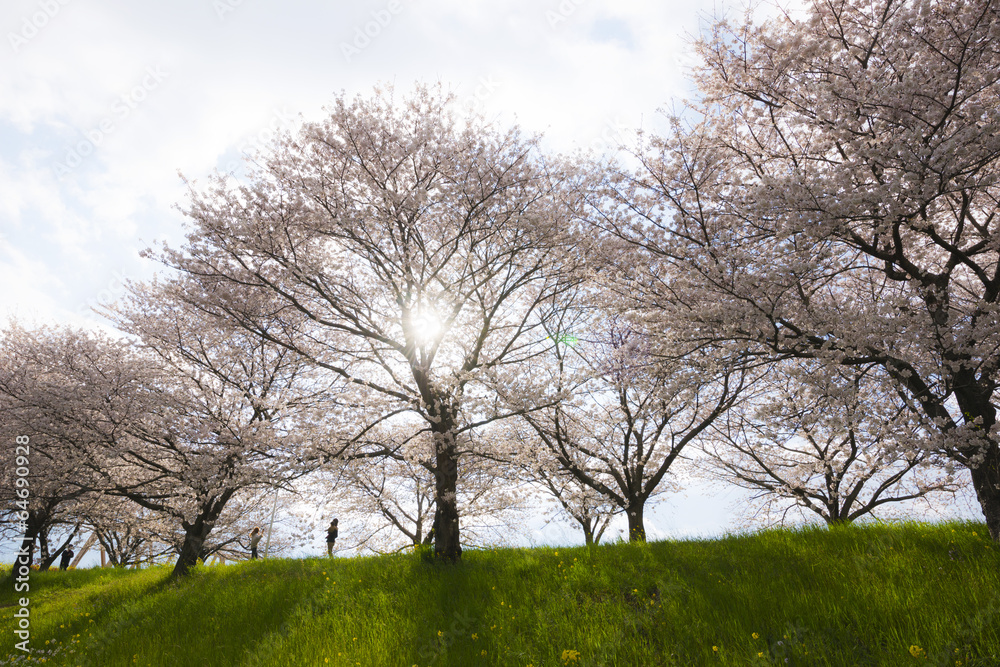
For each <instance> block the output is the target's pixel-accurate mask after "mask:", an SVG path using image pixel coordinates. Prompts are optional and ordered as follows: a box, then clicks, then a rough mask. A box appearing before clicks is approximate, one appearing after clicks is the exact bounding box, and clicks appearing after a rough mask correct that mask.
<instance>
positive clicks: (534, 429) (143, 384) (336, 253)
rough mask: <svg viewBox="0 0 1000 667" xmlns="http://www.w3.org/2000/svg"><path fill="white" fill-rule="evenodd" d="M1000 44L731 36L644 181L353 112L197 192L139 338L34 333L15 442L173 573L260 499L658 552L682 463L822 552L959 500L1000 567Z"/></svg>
mask: <svg viewBox="0 0 1000 667" xmlns="http://www.w3.org/2000/svg"><path fill="white" fill-rule="evenodd" d="M998 11H1000V8H998V4H997V3H996V2H993V1H990V0H977V1H976V2H970V3H965V4H963V5H962V6H961V7H956V6H953V5H952V4H950V3H943V2H931V1H921V2H903V1H902V0H882V1H881V2H878V3H875V4H874V5H873V4H871V3H867V4H864V3H860V2H854V1H845V2H838V3H826V4H820V3H817V4H815V5H814V6H813V7H812V9H811V11H809V12H808V14H807V15H806V16H805V17H804V18H802V19H799V20H793V19H792V18H791V17H783V18H779V19H777V20H774V21H772V22H770V23H766V24H764V25H756V24H755V23H753V21H751V20H748V21H747V22H746V23H745V24H743V25H741V26H737V27H732V26H730V25H729V24H727V23H720V24H718V25H717V26H716V28H715V30H714V31H713V32H712V33H710V34H708V35H706V36H705V37H704V38H703V39H702V40H701V41H700V42H699V44H698V48H699V51H700V54H701V56H702V60H703V65H702V66H701V67H700V68H699V69H698V70H697V72H696V74H697V81H698V83H699V85H700V86H701V90H702V94H701V98H700V101H699V102H698V103H697V104H695V105H693V106H691V107H690V108H688V109H685V110H684V112H683V113H681V114H679V115H676V116H670V117H669V118H668V120H669V121H670V122H669V129H668V130H667V131H666V132H665V133H663V134H660V135H655V136H650V137H647V136H645V135H642V136H640V138H639V143H638V144H637V146H636V149H635V151H634V157H635V158H637V159H636V162H635V166H634V167H632V168H627V167H626V166H622V165H615V164H605V163H601V164H597V163H594V162H593V161H591V160H588V159H582V158H580V159H567V158H562V157H554V156H551V155H549V154H547V153H546V152H545V151H544V150H542V148H541V146H540V144H539V141H538V139H537V138H531V137H524V136H522V134H521V133H520V132H519V131H518V130H517V129H511V130H501V129H499V128H497V127H496V126H495V125H494V124H491V123H489V122H486V121H485V120H484V119H482V118H480V117H476V116H459V115H458V114H457V113H456V112H455V111H454V108H453V105H452V104H451V100H450V98H449V96H447V95H445V94H442V93H441V92H440V91H439V90H436V89H430V88H423V87H418V88H417V89H416V92H415V93H414V94H413V95H412V96H410V97H408V98H406V99H402V100H400V99H398V98H396V97H395V96H394V95H393V93H392V91H391V90H387V91H377V92H376V94H375V95H373V96H372V97H370V98H356V99H354V100H348V99H347V98H345V97H340V98H338V99H337V100H336V102H335V104H334V106H333V107H332V108H331V109H330V110H329V116H328V117H327V118H326V120H324V121H322V122H319V123H309V124H306V125H304V126H303V127H302V129H301V131H300V132H298V133H297V134H296V135H286V136H283V137H281V138H280V139H278V140H277V141H276V142H275V143H274V145H273V146H272V147H271V149H270V150H269V151H268V152H267V153H266V154H262V155H260V156H258V160H257V162H256V168H255V170H254V171H253V172H252V174H251V176H250V178H249V180H248V182H246V183H237V182H234V181H233V180H232V179H229V178H226V177H224V176H220V177H218V178H216V179H215V180H214V181H213V182H212V183H211V184H210V185H209V187H207V188H204V189H200V190H199V189H197V188H196V187H194V186H192V189H191V200H190V205H189V206H188V207H187V209H186V210H185V213H186V215H187V217H188V219H189V222H190V230H189V234H188V237H187V241H186V243H185V244H184V246H183V247H181V248H178V249H175V248H170V247H166V246H163V247H161V248H160V249H159V250H157V251H149V252H148V256H150V257H153V258H155V259H156V260H158V261H159V262H161V263H162V264H163V265H164V266H165V267H166V268H167V271H166V273H165V274H164V276H162V277H161V278H160V279H159V280H158V281H157V282H154V283H152V284H133V285H130V288H129V291H130V296H129V297H128V298H127V299H126V300H124V301H123V302H122V303H120V304H118V305H116V306H115V307H113V308H111V309H109V310H108V311H107V313H106V314H107V315H108V316H109V317H110V318H111V320H112V321H113V322H114V323H115V324H116V326H117V327H118V330H119V331H120V332H122V334H124V337H123V338H102V337H99V336H93V335H85V334H82V333H79V332H66V331H49V330H40V331H35V332H27V331H23V330H20V329H17V328H12V329H11V330H10V331H8V333H7V335H6V336H5V338H4V342H3V345H4V346H5V349H4V350H3V360H4V368H3V369H2V373H3V375H2V376H0V397H2V400H3V406H2V407H3V410H4V419H3V428H4V429H5V431H7V433H8V434H9V435H10V437H6V436H5V440H4V442H13V441H14V437H13V436H14V435H15V434H24V433H28V434H31V435H32V437H33V441H34V442H36V443H38V447H39V448H41V446H42V444H43V443H44V446H45V447H48V446H49V445H51V447H52V448H53V449H52V450H51V451H52V452H55V454H53V455H52V459H53V460H59V461H60V465H59V466H55V464H54V463H53V464H52V465H53V466H55V467H54V468H53V470H56V469H58V470H61V471H65V473H66V474H65V476H64V477H63V478H60V477H58V476H56V475H53V477H52V479H53V480H55V482H54V483H55V486H56V487H62V488H67V489H73V490H77V489H78V490H79V491H80V493H81V494H83V495H86V494H88V493H94V492H96V493H100V494H101V495H102V496H113V497H117V498H123V499H127V500H129V501H131V502H132V503H135V504H136V505H138V506H140V507H142V508H144V509H145V510H147V511H149V512H152V513H155V514H156V515H157V516H161V517H170V518H171V521H172V522H173V524H174V525H175V526H176V527H179V529H180V531H181V532H182V533H183V535H184V540H183V543H182V545H181V547H180V549H179V551H180V556H179V558H178V562H177V570H176V571H177V572H178V573H183V572H184V571H186V569H187V568H188V567H190V565H191V564H193V563H194V562H195V561H196V560H197V558H198V557H199V555H200V554H202V553H203V551H204V547H205V544H206V542H207V541H208V539H209V535H210V533H211V532H212V531H213V529H214V528H215V527H216V526H217V525H218V523H219V522H220V521H221V520H223V518H224V517H225V515H226V511H227V508H229V507H231V503H233V502H235V501H237V500H238V499H241V498H243V495H242V494H249V495H248V496H247V497H248V498H249V497H252V496H253V494H255V493H257V494H259V493H262V492H265V491H266V490H268V489H274V488H282V489H286V490H288V491H293V490H295V489H296V488H301V487H303V485H304V482H305V481H306V480H314V479H315V476H316V475H317V474H322V475H326V476H328V478H332V479H335V480H338V481H339V483H340V485H341V488H349V489H352V490H353V492H354V493H355V494H360V497H366V498H368V499H369V500H370V502H371V504H370V505H368V506H369V507H370V508H371V509H372V511H373V512H377V513H378V514H379V515H380V516H383V517H385V519H386V520H387V521H389V522H390V524H391V525H392V526H394V528H395V530H398V531H399V532H400V533H402V534H403V535H405V536H406V539H407V540H408V541H410V542H412V543H423V542H428V541H433V544H434V550H435V553H436V554H437V555H438V556H439V557H441V558H444V559H447V560H451V561H454V560H457V559H458V558H459V557H460V555H461V543H462V533H461V530H460V523H459V519H460V516H471V515H476V516H483V517H490V516H491V515H493V516H496V515H498V514H499V513H498V512H497V510H498V508H501V507H502V508H507V509H513V510H516V508H517V506H518V502H517V498H519V497H520V498H524V491H523V489H524V487H523V486H521V487H519V486H518V485H517V484H516V483H515V482H517V481H520V482H522V483H527V484H529V485H535V486H536V487H540V488H544V489H547V490H548V491H549V492H550V493H551V494H553V495H554V496H555V497H556V498H557V499H558V501H559V503H560V504H561V506H562V508H563V509H564V510H565V511H566V512H567V513H568V515H569V516H571V517H573V519H574V520H575V521H577V522H578V523H579V524H580V526H581V527H582V529H583V530H584V533H585V535H586V536H587V539H588V541H590V540H593V539H599V537H600V534H601V532H602V531H603V528H604V527H605V526H606V525H607V523H606V522H607V519H608V517H609V516H610V515H612V514H615V513H623V514H625V516H626V518H627V521H628V527H629V533H630V537H631V538H632V539H637V540H641V539H645V528H644V523H643V516H644V510H645V508H646V506H647V505H648V503H649V502H650V500H651V499H654V498H655V497H656V496H657V494H659V493H662V491H663V490H664V488H665V486H664V484H665V480H667V479H668V475H669V474H670V473H671V469H672V468H674V469H675V468H676V464H677V462H678V461H680V460H682V459H684V458H685V457H688V456H693V457H694V458H696V459H697V460H699V461H701V462H703V464H704V465H707V466H710V467H711V468H712V469H713V470H714V471H715V473H716V474H718V475H721V476H723V477H724V478H726V479H730V480H733V481H736V482H737V483H739V484H742V485H744V486H747V487H748V488H751V489H755V490H758V491H761V492H764V493H765V494H766V498H770V499H774V498H777V499H778V501H777V502H778V503H779V504H782V503H783V504H784V505H783V506H784V507H788V506H789V505H798V506H800V507H804V508H806V509H807V510H811V511H814V512H816V513H817V514H818V515H820V516H822V517H823V518H824V519H825V520H827V521H829V522H839V521H850V520H854V519H856V518H858V517H859V516H863V515H864V514H866V513H870V512H872V511H874V510H876V509H877V508H880V507H882V506H884V505H885V504H886V503H889V502H893V501H900V500H907V499H913V498H918V497H923V496H925V495H926V494H928V493H932V492H947V491H955V490H956V489H957V488H959V486H960V484H961V481H962V478H961V474H962V472H963V471H967V474H969V475H970V476H971V480H972V485H973V487H974V489H975V491H976V494H977V497H978V500H979V502H980V505H981V507H982V509H983V512H984V514H985V516H986V519H987V524H988V526H989V529H990V532H991V535H992V536H993V538H994V539H1000V449H998V440H997V439H998V437H1000V435H998V433H997V428H998V427H997V426H996V418H995V417H996V415H995V407H994V405H995V402H994V401H995V397H994V392H995V389H996V376H997V363H998V360H1000V354H998V352H997V347H996V338H997V336H998V332H997V321H996V318H997V316H996V313H997V309H996V307H995V306H994V302H995V300H996V298H997V294H998V293H1000V289H998V287H1000V283H998V280H1000V276H998V271H1000V264H998V251H1000V249H998V248H997V241H996V238H995V236H994V235H993V233H992V232H993V229H992V224H993V222H994V217H995V215H996V211H997V204H998V200H997V194H998V193H997V179H996V176H997V165H998V155H1000V143H998V141H1000V139H997V137H998V135H1000V133H997V132H996V131H995V130H996V129H997V128H996V125H997V123H998V118H997V114H998V112H997V109H998V106H997V104H996V102H997V99H996V97H997V92H998V86H997V77H998V76H1000V74H998V72H1000V67H998V65H1000V63H998V62H997V60H998V59H1000V54H998V53H997V52H996V50H995V49H994V48H993V47H992V46H991V45H992V44H994V43H995V41H994V40H995V39H996V37H997V36H998V35H996V34H995V33H996V32H997V30H998V29H1000V28H998V27H997V26H998V25H1000V21H998V20H997V19H998V16H997V14H998ZM5 446H6V445H5ZM36 451H39V449H36ZM5 488H12V487H6V486H5ZM38 488H41V485H39V487H38ZM400 489H409V491H407V492H406V493H405V495H404V496H400ZM33 497H35V498H37V499H39V501H40V499H41V498H42V496H41V495H38V496H33ZM81 497H82V496H81ZM356 497H359V496H357V495H356ZM36 523H37V522H36ZM428 525H429V528H428ZM28 528H29V532H30V531H31V530H34V529H33V528H31V526H29V527H28ZM38 534H39V533H37V532H36V533H35V535H38Z"/></svg>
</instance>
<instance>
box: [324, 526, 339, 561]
mask: <svg viewBox="0 0 1000 667" xmlns="http://www.w3.org/2000/svg"><path fill="white" fill-rule="evenodd" d="M336 544H337V519H334V520H333V521H331V522H330V527H329V528H327V529H326V555H327V556H332V555H333V547H334V546H335V545H336Z"/></svg>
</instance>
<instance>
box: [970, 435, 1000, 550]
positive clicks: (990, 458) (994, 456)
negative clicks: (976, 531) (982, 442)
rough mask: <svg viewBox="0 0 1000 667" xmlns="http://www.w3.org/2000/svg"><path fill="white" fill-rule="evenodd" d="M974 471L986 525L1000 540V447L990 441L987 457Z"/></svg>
mask: <svg viewBox="0 0 1000 667" xmlns="http://www.w3.org/2000/svg"><path fill="white" fill-rule="evenodd" d="M969 471H970V472H971V473H972V487H973V488H974V489H975V490H976V497H977V498H978V499H979V505H980V507H981V508H982V510H983V516H985V517H986V527H987V528H988V529H989V531H990V537H992V538H993V541H995V542H1000V447H997V445H996V444H995V443H990V445H989V446H988V448H987V450H986V458H985V459H984V460H983V462H982V463H980V464H979V465H978V466H976V467H975V468H970V469H969Z"/></svg>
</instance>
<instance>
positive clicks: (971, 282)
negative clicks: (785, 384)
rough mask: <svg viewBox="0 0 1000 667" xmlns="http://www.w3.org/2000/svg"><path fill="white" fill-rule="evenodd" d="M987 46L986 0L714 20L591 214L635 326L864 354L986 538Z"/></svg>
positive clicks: (990, 292)
mask: <svg viewBox="0 0 1000 667" xmlns="http://www.w3.org/2000/svg"><path fill="white" fill-rule="evenodd" d="M998 38H1000V6H998V4H997V3H996V2H995V1H994V0H971V1H970V2H963V3H953V2H944V1H937V0H877V1H876V2H861V1H860V0H838V1H836V2H820V1H816V2H812V3H809V5H808V7H807V9H806V11H805V12H804V13H802V14H795V15H786V16H779V17H778V18H776V19H773V20H771V21H769V22H765V23H762V24H761V23H756V22H754V21H752V20H748V21H745V22H743V23H742V24H735V25H732V24H729V23H726V22H721V23H719V24H717V25H716V26H715V27H714V29H713V30H712V31H711V32H710V34H707V35H706V36H705V37H704V39H702V40H701V41H700V42H699V44H698V50H699V53H700V55H701V58H702V62H703V64H702V65H701V66H700V67H699V68H698V69H697V70H696V72H695V80H696V82H697V84H698V86H699V88H700V94H699V98H698V99H697V100H696V101H695V103H694V104H692V106H691V107H690V108H687V109H684V110H683V111H682V112H680V113H678V114H676V115H674V116H671V117H669V122H670V125H671V127H670V129H669V130H668V131H666V132H664V133H663V134H662V135H661V136H655V137H650V138H648V139H643V141H644V144H643V145H642V146H641V148H640V150H639V159H640V161H641V163H642V166H641V168H639V169H638V170H637V171H636V173H634V174H628V173H625V172H619V173H618V174H617V175H616V176H615V177H614V178H612V179H610V182H609V186H610V190H609V191H610V192H611V193H612V196H611V198H610V200H609V201H610V203H607V204H605V205H602V206H598V207H595V210H597V214H596V216H595V217H596V219H598V221H599V224H600V225H601V226H602V227H603V228H604V229H605V230H607V231H609V232H611V233H613V234H614V235H615V236H616V237H617V238H619V239H624V240H626V241H628V242H629V243H631V244H633V245H634V246H635V247H637V248H641V249H642V250H643V252H644V253H645V254H646V256H647V257H648V258H649V262H647V263H646V264H645V266H647V267H652V269H653V270H652V271H646V272H645V274H644V275H643V272H642V271H636V270H634V269H635V267H622V268H623V269H625V270H631V275H632V277H633V279H634V280H635V281H636V282H637V284H639V285H642V286H643V287H642V288H641V289H638V290H637V292H639V293H640V294H641V298H642V299H643V300H644V301H645V302H646V304H647V306H649V308H650V313H651V317H658V318H661V319H665V320H669V321H670V322H671V323H673V324H674V325H677V324H679V323H681V322H687V323H689V328H688V334H687V335H688V337H689V340H702V341H704V342H706V343H707V342H711V343H712V344H721V343H722V342H723V341H728V342H729V344H731V345H732V346H733V347H736V348H742V349H745V350H747V352H748V353H750V354H759V355H762V356H770V357H772V358H786V357H799V358H815V359H818V360H820V361H822V362H823V363H839V364H844V365H849V366H856V367H860V368H865V367H868V366H871V365H878V366H880V367H881V368H882V369H883V371H884V372H885V374H886V375H887V376H888V377H889V378H891V380H892V382H893V383H894V384H895V386H896V387H897V388H898V389H899V390H900V391H901V392H903V394H904V395H905V396H906V399H907V402H908V404H909V406H910V407H911V409H912V410H913V411H914V413H915V414H919V415H920V416H921V418H922V420H923V425H924V426H925V428H927V429H928V430H929V432H931V433H933V434H934V438H933V445H934V447H935V448H937V449H938V450H939V451H941V452H943V453H944V454H946V455H947V456H948V457H949V458H950V459H951V460H952V461H954V462H955V463H956V464H958V465H961V466H964V467H966V468H967V469H968V470H969V471H970V473H971V479H972V484H973V486H974V488H975V490H976V493H977V496H978V499H979V503H980V505H981V507H982V511H983V514H984V516H985V518H986V523H987V525H988V526H989V530H990V534H991V535H992V537H993V538H994V539H995V540H1000V446H998V442H1000V430H998V429H1000V426H998V424H997V419H996V409H997V396H996V390H997V379H998V367H1000V353H998V344H1000V327H998V319H997V312H998V309H997V302H998V298H1000V271H998V236H997V234H996V230H995V228H996V225H997V223H998V216H997V204H998V196H1000V190H998V187H1000V185H998V179H997V175H998V165H1000V98H998V93H1000V84H998V79H1000V51H998V50H997V49H996V44H997V40H998ZM654 313H655V315H654ZM926 445H927V443H925V442H916V443H914V445H913V447H914V449H923V448H924V447H925V446H926Z"/></svg>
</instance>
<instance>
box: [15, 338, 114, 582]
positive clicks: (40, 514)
mask: <svg viewBox="0 0 1000 667" xmlns="http://www.w3.org/2000/svg"><path fill="white" fill-rule="evenodd" d="M122 351H123V348H122V346H120V345H118V344H117V343H115V342H114V341H111V340H110V339H108V338H106V337H101V336H91V335H88V334H85V333H84V332H81V331H74V330H70V329H60V328H52V327H38V328H35V329H26V328H24V327H22V326H20V325H18V324H17V323H11V324H10V326H9V327H8V328H7V329H6V330H5V331H4V332H3V335H2V337H0V452H2V456H3V457H4V465H3V466H0V501H2V504H3V509H2V510H0V511H2V512H3V517H4V519H5V521H4V523H3V527H4V532H16V533H17V534H18V535H20V536H22V545H21V551H22V552H23V553H25V554H27V556H26V558H27V560H29V561H30V559H31V558H32V556H33V554H34V549H35V544H36V542H37V543H38V546H39V548H40V552H41V554H40V562H41V567H42V569H46V568H47V567H48V566H49V565H51V563H52V562H53V561H54V560H55V558H56V557H57V556H58V555H59V553H60V552H61V551H62V549H64V548H65V547H66V545H67V544H69V542H70V541H71V540H72V539H73V538H74V537H75V535H76V533H77V531H78V530H79V527H80V523H81V520H82V519H81V517H82V516H84V515H85V514H86V513H87V511H88V510H89V508H90V507H91V506H92V505H93V503H94V502H95V500H96V498H95V495H94V488H95V484H96V475H94V474H93V473H92V472H90V471H89V470H88V469H87V467H86V465H85V463H86V461H85V456H84V454H85V452H86V450H87V447H88V445H91V444H93V443H96V442H98V441H99V440H100V433H101V432H103V431H104V430H105V426H106V424H105V422H104V420H103V419H102V417H101V416H100V414H99V413H98V411H97V410H94V409H92V406H87V405H84V404H82V403H81V402H80V400H79V395H78V393H77V392H76V386H77V384H76V380H75V378H84V382H86V383H87V384H88V386H89V387H92V388H94V389H95V390H97V391H99V392H102V393H104V394H106V395H108V396H111V395H113V394H115V393H116V392H118V391H120V390H121V389H122V388H123V387H126V386H127V385H128V382H129V378H128V376H126V375H116V374H115V373H113V372H110V371H109V372H95V371H94V368H95V365H98V366H108V368H109V369H110V361H111V360H112V359H114V358H115V357H117V356H118V355H120V354H121V353H122ZM21 472H25V473H27V474H19V473H21ZM18 479H23V480H24V482H23V483H22V482H19V481H18ZM64 528H65V530H63V529H64ZM57 533H65V534H62V535H61V538H60V542H62V545H61V546H60V547H58V548H57V549H55V550H52V549H50V548H49V537H50V536H52V537H55V536H56V534H57Z"/></svg>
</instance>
